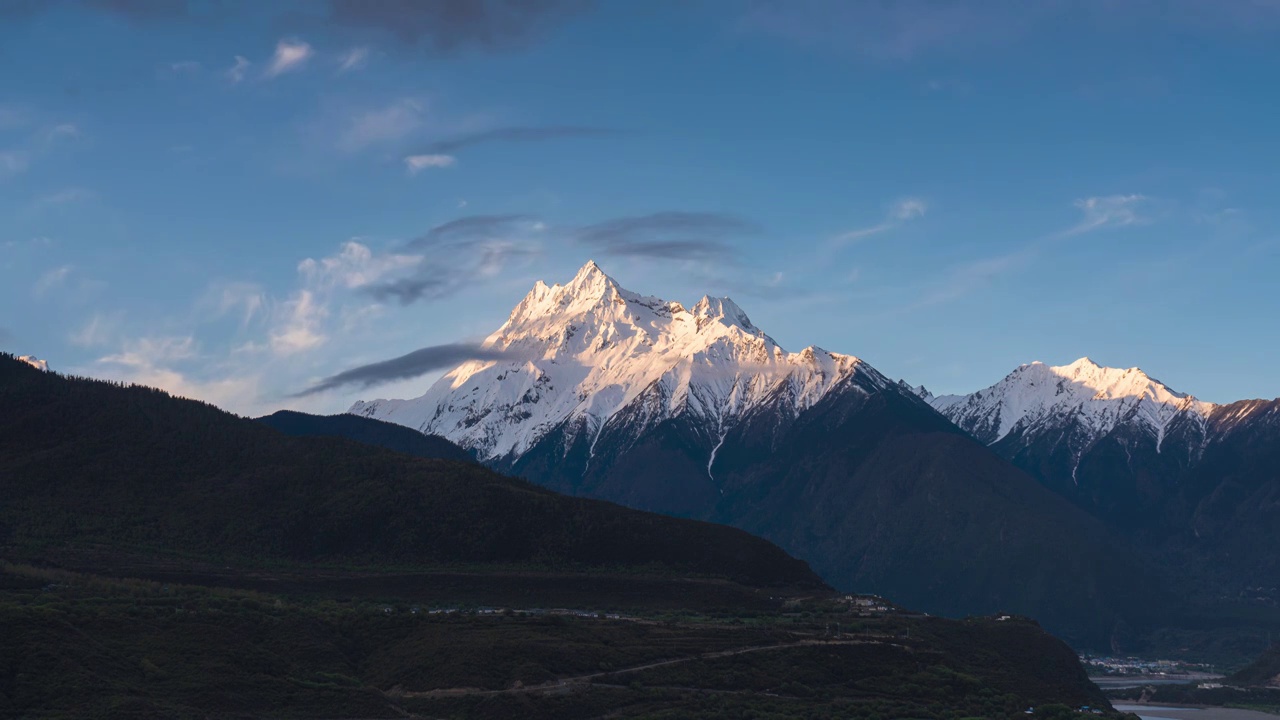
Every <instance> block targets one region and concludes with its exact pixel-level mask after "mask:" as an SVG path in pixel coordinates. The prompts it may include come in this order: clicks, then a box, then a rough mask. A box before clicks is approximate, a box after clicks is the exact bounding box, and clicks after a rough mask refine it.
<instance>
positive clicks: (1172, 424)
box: [925, 358, 1216, 527]
mask: <svg viewBox="0 0 1280 720" xmlns="http://www.w3.org/2000/svg"><path fill="white" fill-rule="evenodd" d="M925 399H926V400H928V402H929V403H930V404H931V405H933V407H935V408H937V409H938V411H939V412H941V413H942V414H944V415H946V416H947V417H948V418H949V419H950V420H951V421H952V422H954V423H956V424H957V425H959V426H960V427H961V428H963V429H964V430H966V431H967V432H969V433H970V434H971V435H973V436H974V437H975V438H977V439H978V440H980V441H982V442H984V443H986V444H988V445H990V446H991V447H992V449H994V450H995V451H996V452H997V453H999V454H1000V455H1001V456H1003V457H1005V458H1006V459H1008V460H1010V461H1011V462H1013V463H1014V464H1015V465H1018V466H1019V467H1021V468H1023V469H1024V470H1026V471H1028V472H1029V473H1031V474H1032V475H1034V476H1035V477H1037V478H1038V479H1040V481H1041V482H1043V483H1044V484H1045V485H1046V486H1048V487H1049V488H1050V489H1052V490H1054V491H1055V492H1057V493H1059V494H1061V495H1063V496H1065V497H1067V498H1070V499H1071V500H1073V501H1074V502H1076V503H1077V504H1078V505H1080V506H1082V507H1084V508H1085V509H1087V510H1089V511H1090V512H1092V513H1094V514H1096V515H1098V516H1100V517H1102V518H1104V519H1106V520H1108V521H1109V522H1112V523H1115V524H1125V525H1131V526H1134V527H1139V526H1144V525H1148V524H1150V523H1152V522H1159V514H1158V513H1154V512H1153V508H1155V507H1157V506H1158V505H1159V504H1160V503H1161V502H1163V500H1164V497H1165V494H1166V492H1167V491H1168V487H1167V485H1168V479H1169V478H1172V477H1174V476H1177V475H1179V474H1181V473H1184V472H1186V471H1187V470H1188V469H1189V468H1190V467H1191V466H1192V465H1193V464H1195V463H1196V462H1197V461H1198V460H1199V458H1200V455H1201V454H1202V452H1203V450H1204V447H1205V444H1206V441H1207V439H1208V436H1209V418H1210V416H1211V415H1212V414H1213V413H1214V411H1215V409H1216V406H1214V405H1212V404H1211V403H1206V402H1203V401H1200V400H1197V399H1196V398H1194V397H1192V396H1190V395H1184V394H1181V393H1178V392H1175V391H1173V390H1171V389H1169V388H1168V387H1167V386H1165V385H1164V384H1163V383H1161V382H1159V381H1158V380H1154V379H1152V378H1151V377H1149V376H1148V375H1146V374H1145V373H1143V372H1142V371H1141V370H1139V369H1138V368H1128V369H1124V370H1122V369H1116V368H1105V367H1101V366H1099V365H1098V364H1096V363H1094V362H1093V361H1092V360H1090V359H1088V358H1081V359H1079V360H1077V361H1075V362H1073V363H1071V364H1069V365H1064V366H1056V367H1050V366H1047V365H1044V364H1043V363H1038V362H1037V363H1032V364H1030V365H1023V366H1022V367H1019V368H1018V369H1016V370H1014V371H1013V372H1012V373H1010V374H1009V376H1008V377H1006V378H1004V379H1003V380H1001V381H1000V382H998V383H996V384H995V385H993V386H991V387H989V388H986V389H984V390H980V391H978V392H975V393H973V394H970V395H944V396H939V397H932V396H927V395H926V398H925Z"/></svg>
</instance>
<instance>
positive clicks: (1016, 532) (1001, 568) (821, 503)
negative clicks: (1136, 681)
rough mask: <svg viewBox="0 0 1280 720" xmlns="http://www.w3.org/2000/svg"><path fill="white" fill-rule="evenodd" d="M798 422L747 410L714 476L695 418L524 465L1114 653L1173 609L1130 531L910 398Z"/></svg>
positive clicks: (831, 570)
mask: <svg viewBox="0 0 1280 720" xmlns="http://www.w3.org/2000/svg"><path fill="white" fill-rule="evenodd" d="M784 417H785V416H784V415H783V414H782V413H780V412H778V411H777V410H776V408H775V407H773V406H770V405H764V406H762V407H761V408H760V409H758V410H757V411H755V412H753V413H750V414H748V415H747V417H745V418H744V419H743V421H742V422H740V423H739V424H738V425H737V426H735V427H733V428H732V429H731V430H729V431H728V432H727V433H726V434H725V435H724V437H723V438H721V439H719V441H718V442H719V444H718V449H717V452H716V455H715V464H714V472H713V473H709V472H708V469H707V466H706V460H705V458H706V455H705V451H706V446H705V440H703V441H702V442H700V441H699V439H700V438H703V437H704V436H705V434H702V435H700V434H699V431H698V428H697V427H696V426H695V425H693V424H692V423H690V422H688V421H686V420H685V419H683V418H676V419H673V420H670V421H667V422H665V423H663V424H661V425H658V426H657V427H656V428H654V429H653V430H650V431H646V432H645V433H643V434H641V435H640V436H639V437H632V435H631V433H632V432H633V431H634V430H633V428H634V426H635V423H632V422H630V421H629V420H628V418H627V417H625V416H620V417H615V419H614V420H612V421H611V422H610V424H609V425H606V426H605V429H604V431H602V432H601V433H600V434H599V435H598V436H597V437H595V438H592V437H590V436H587V437H586V438H585V439H584V438H583V436H582V435H581V434H578V435H577V436H573V435H572V433H571V430H572V428H566V430H564V431H561V432H556V433H552V434H550V435H549V436H547V437H546V438H544V439H543V440H542V441H540V442H539V443H538V444H537V445H535V446H534V447H533V448H532V449H531V450H530V451H529V452H527V453H525V454H524V455H523V456H521V457H520V458H519V460H518V461H517V462H515V463H514V464H513V465H512V466H511V467H510V468H509V470H510V471H511V472H513V473H514V474H518V475H521V476H522V477H528V478H530V479H532V480H535V481H536V482H538V483H540V484H544V485H546V486H547V487H550V488H553V489H555V490H559V491H562V492H570V493H574V494H581V495H588V496H592V497H599V498H605V499H608V500H614V501H617V502H621V503H624V504H627V505H629V506H632V507H638V508H642V509H645V510H653V511H657V512H665V513H671V514H673V515H680V516H684V517H695V518H699V519H705V520H712V521H715V522H723V523H727V524H731V525H734V526H736V527H741V528H744V529H746V530H748V531H750V532H752V533H754V534H757V535H760V536H761V537H764V538H767V539H769V540H772V541H773V542H775V543H778V545H780V546H781V547H783V548H784V549H785V550H787V552H789V553H791V554H793V555H795V556H797V557H801V558H805V559H807V560H808V561H809V562H810V563H811V564H812V566H813V568H814V569H815V570H816V571H818V573H819V574H821V575H822V576H823V577H824V578H825V579H826V580H827V581H828V582H830V583H831V584H832V585H834V586H835V587H837V588H840V589H842V590H854V591H859V592H874V593H878V594H882V595H885V596H887V597H891V598H894V599H895V600H897V601H900V602H902V603H903V604H905V605H907V606H910V607H916V608H920V609H922V610H927V611H929V612H935V613H940V614H947V615H953V616H958V615H966V614H978V613H993V612H1001V611H1010V612H1017V613H1022V614H1026V615H1029V616H1032V617H1035V618H1037V619H1038V620H1040V621H1041V622H1043V623H1044V624H1045V626H1046V627H1048V628H1050V629H1051V630H1052V631H1053V632H1055V633H1058V634H1059V635H1061V636H1062V637H1066V638H1068V639H1069V640H1070V641H1071V642H1073V643H1075V644H1076V645H1077V647H1083V648H1089V647H1093V648H1108V647H1109V645H1110V643H1111V639H1112V637H1113V634H1114V631H1115V629H1116V628H1117V627H1127V626H1130V625H1135V624H1142V623H1147V622H1151V621H1154V620H1157V619H1158V616H1159V615H1160V613H1161V612H1163V611H1164V610H1167V609H1168V608H1170V606H1171V604H1170V598H1169V597H1168V595H1167V594H1166V593H1164V592H1163V591H1162V590H1161V589H1160V586H1159V584H1158V583H1156V582H1153V581H1152V579H1151V576H1150V574H1149V573H1147V572H1146V571H1145V569H1144V568H1143V566H1142V564H1141V562H1139V561H1138V560H1137V559H1136V557H1135V556H1134V554H1133V552H1132V550H1131V548H1130V547H1129V546H1128V544H1127V543H1126V541H1125V540H1123V539H1121V538H1120V537H1119V535H1118V534H1115V533H1112V532H1109V531H1108V530H1107V528H1106V527H1104V525H1103V524H1102V523H1101V522H1099V521H1098V520H1097V519H1095V518H1092V517H1090V516H1089V515H1088V514H1087V513H1085V512H1083V511H1081V510H1080V509H1079V508H1077V507H1075V506H1073V505H1072V504H1071V503H1069V502H1067V501H1066V500H1064V499H1062V498H1061V497H1058V496H1057V495H1055V494H1054V493H1052V492H1050V491H1048V490H1047V489H1045V488H1044V487H1042V486H1040V485H1039V484H1038V483H1037V482H1036V481H1035V480H1034V479H1032V478H1031V477H1029V476H1027V475H1026V474H1025V473H1023V472H1022V471H1020V470H1018V469H1017V468H1014V467H1013V466H1011V465H1010V464H1009V463H1007V462H1005V461H1003V460H1002V459H1000V458H999V457H997V456H996V455H995V454H994V453H993V452H991V451H990V450H989V449H987V448H985V447H983V446H982V445H981V444H980V443H978V442H977V441H975V440H973V439H972V438H970V437H968V436H967V435H965V434H964V433H963V432H962V431H960V430H959V429H958V428H956V427H955V426H954V425H952V424H951V423H950V422H948V421H947V420H946V418H944V417H942V416H941V415H939V414H938V413H937V412H935V411H934V410H933V409H932V408H930V407H928V406H927V405H926V404H925V403H924V402H923V401H921V400H919V399H918V398H916V397H915V396H913V395H911V394H909V393H905V392H901V391H899V390H898V389H897V388H896V387H893V386H890V387H887V388H883V389H880V390H877V391H874V392H859V391H858V390H857V389H856V388H851V389H849V390H847V391H843V392H832V393H830V394H829V395H828V396H827V397H826V398H824V399H823V400H822V401H821V402H819V403H818V404H817V405H815V406H814V407H812V408H810V409H808V410H806V411H805V412H803V413H800V414H799V415H798V416H797V417H796V418H795V419H794V420H792V421H785V420H783V418H784ZM569 437H573V438H574V439H573V441H567V440H566V438H569ZM712 441H713V442H714V441H715V438H712ZM565 448H568V452H567V453H566V452H565Z"/></svg>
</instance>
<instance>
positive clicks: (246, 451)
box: [0, 357, 824, 590]
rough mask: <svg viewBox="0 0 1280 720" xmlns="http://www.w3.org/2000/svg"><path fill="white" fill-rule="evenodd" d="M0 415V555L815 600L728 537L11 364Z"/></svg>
mask: <svg viewBox="0 0 1280 720" xmlns="http://www.w3.org/2000/svg"><path fill="white" fill-rule="evenodd" d="M0 407H3V408H4V409H5V412H4V413H0V470H2V473H0V490H2V491H3V495H4V498H5V502H4V503H2V504H0V542H8V543H10V544H15V545H31V544H51V543H52V544H63V543H67V542H74V543H76V544H80V545H84V544H88V543H95V544H105V545H110V546H112V547H132V548H142V549H146V550H147V551H148V552H154V551H162V552H167V553H173V552H181V553H187V554H194V555H198V556H201V557H219V558H227V559H230V560H246V559H247V560H253V561H272V560H274V561H283V562H288V563H299V562H301V563H316V562H325V563H347V564H357V565H362V566H375V565H376V566H384V567H385V566H396V567H427V566H429V567H439V566H443V565H455V564H477V563H478V564H486V565H488V564H494V563H502V564H524V565H536V566H539V567H547V568H561V569H564V568H571V569H579V570H595V569H606V570H613V569H616V568H617V567H619V566H627V567H645V568H649V569H651V570H658V571H661V572H665V573H668V574H676V575H689V574H693V575H701V576H706V577H720V578H726V579H729V580H732V581H734V582H741V583H743V584H746V585H750V586H752V587H766V586H769V587H775V586H790V587H800V588H806V589H808V590H814V589H819V588H822V587H824V585H823V583H822V582H821V580H819V579H818V578H817V576H815V575H814V574H813V573H812V572H811V571H810V570H809V568H808V567H807V566H806V565H805V564H804V563H803V562H800V561H798V560H795V559H794V558H791V557H789V556H788V555H786V553H784V552H782V551H781V550H779V549H778V548H777V547H775V546H773V545H771V544H770V543H768V542H766V541H764V540H760V539H758V538H755V537H752V536H751V535H749V534H747V533H745V532H743V531H741V530H735V529H731V528H727V527H722V526H716V525H711V524H707V523H700V522H695V521H691V520H681V519H676V518H667V517H662V516H659V515H653V514H649V513H644V512H639V511H635V510H629V509H625V508H621V507H619V506H616V505H613V504H610V503H606V502H601V501H595V500H586V499H580V498H568V497H564V496H561V495H557V494H555V493H552V492H550V491H548V490H544V489H541V488H538V487H536V486H534V485H531V484H529V483H526V482H523V481H520V480H515V479H511V478H506V477H503V476H500V475H498V474H496V473H493V472H491V471H488V470H485V469H484V468H481V467H479V466H477V465H474V464H471V463H461V462H450V461H444V460H429V459H422V458H414V457H409V456H406V455H400V454H397V453H394V452H391V451H388V450H383V449H379V448H375V447H370V446H367V445H362V444H359V443H355V442H352V441H348V440H341V439H335V438H309V437H299V438H294V437H286V436H283V435H281V434H280V433H278V432H276V431H275V430H272V429H271V428H268V427H266V426H264V425H261V424H259V423H256V422H252V421H249V420H245V419H242V418H237V417H235V416H233V415H229V414H227V413H225V412H222V411H220V410H218V409H217V408H214V407H212V406H210V405H206V404H203V403H199V402H194V401H189V400H178V399H175V398H172V397H170V396H169V395H167V394H166V393H164V392H161V391H158V390H154V389H151V388H145V387H139V386H134V387H122V386H119V385H115V384H111V383H105V382H99V381H93V380H83V379H67V378H63V377H60V376H57V375H53V374H50V373H44V372H40V371H38V370H36V369H34V368H32V367H30V366H28V365H26V364H25V363H20V362H17V361H14V360H13V359H12V358H10V357H0Z"/></svg>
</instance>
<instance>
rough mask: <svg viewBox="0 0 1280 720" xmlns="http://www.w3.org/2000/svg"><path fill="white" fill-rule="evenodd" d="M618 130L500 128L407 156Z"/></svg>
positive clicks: (541, 127)
mask: <svg viewBox="0 0 1280 720" xmlns="http://www.w3.org/2000/svg"><path fill="white" fill-rule="evenodd" d="M617 132H618V131H617V130H612V129H609V128H600V127H589V126H583V125H543V126H519V127H501V128H494V129H492V130H485V131H483V132H477V133H470V134H467V135H461V136H458V137H453V138H448V139H446V140H437V141H436V142H433V143H431V144H429V145H426V146H424V147H421V148H419V149H418V150H416V151H415V152H413V153H411V154H410V155H409V156H408V157H428V156H441V155H455V154H456V153H457V152H458V151H459V150H463V149H465V148H470V147H475V146H477V145H487V144H489V143H533V142H546V141H550V140H565V139H570V138H591V137H601V136H606V135H615V134H617Z"/></svg>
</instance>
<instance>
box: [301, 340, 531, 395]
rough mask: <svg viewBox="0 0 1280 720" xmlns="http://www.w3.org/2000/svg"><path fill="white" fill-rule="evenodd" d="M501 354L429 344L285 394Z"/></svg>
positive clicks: (373, 381)
mask: <svg viewBox="0 0 1280 720" xmlns="http://www.w3.org/2000/svg"><path fill="white" fill-rule="evenodd" d="M504 357H508V353H505V352H502V351H500V350H493V349H488V348H483V347H481V346H480V345H479V344H475V343H450V344H448V345H432V346H430V347H424V348H421V349H419V350H414V351H413V352H411V353H408V354H407V355H401V356H400V357H397V358H392V359H390V360H383V361H381V362H376V363H370V364H368V365H361V366H359V367H354V368H351V369H350V370H343V371H342V372H340V373H338V374H337V375H331V376H329V377H327V378H325V379H323V380H321V381H320V382H317V383H315V384H314V385H312V386H311V387H309V388H307V389H305V390H302V391H300V392H296V393H294V394H292V395H290V396H289V397H295V398H298V397H306V396H308V395H315V394H316V393H321V392H325V391H326V390H334V389H336V388H340V387H346V386H349V385H355V386H357V387H361V388H368V387H373V386H374V385H381V384H383V383H388V382H394V381H396V380H410V379H412V378H416V377H420V376H422V375H426V374H427V373H429V372H433V371H435V370H444V369H447V368H452V367H454V366H455V365H457V364H459V363H462V362H465V361H467V360H500V359H502V358H504Z"/></svg>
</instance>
